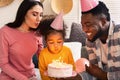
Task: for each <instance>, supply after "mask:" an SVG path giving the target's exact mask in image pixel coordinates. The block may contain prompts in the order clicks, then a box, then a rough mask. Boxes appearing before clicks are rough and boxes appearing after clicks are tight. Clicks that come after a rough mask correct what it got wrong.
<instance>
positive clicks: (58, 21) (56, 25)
mask: <svg viewBox="0 0 120 80" xmlns="http://www.w3.org/2000/svg"><path fill="white" fill-rule="evenodd" d="M50 26H51V27H52V28H53V29H56V30H63V11H61V12H60V13H59V14H58V15H57V16H56V18H55V19H54V21H53V22H52V23H51V25H50Z"/></svg>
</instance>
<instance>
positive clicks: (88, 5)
mask: <svg viewBox="0 0 120 80" xmlns="http://www.w3.org/2000/svg"><path fill="white" fill-rule="evenodd" d="M98 4H99V1H98V0H81V10H82V12H86V11H89V10H91V9H93V8H95V7H96V6H97V5H98Z"/></svg>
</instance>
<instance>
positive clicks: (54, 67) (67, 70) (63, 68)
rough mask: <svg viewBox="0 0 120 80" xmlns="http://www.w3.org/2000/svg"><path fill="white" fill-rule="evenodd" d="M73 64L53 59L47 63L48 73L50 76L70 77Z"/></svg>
mask: <svg viewBox="0 0 120 80" xmlns="http://www.w3.org/2000/svg"><path fill="white" fill-rule="evenodd" d="M72 71H73V66H72V65H71V64H67V63H63V62H60V61H59V60H55V61H53V62H52V63H50V64H48V75H49V76H50V77H57V78H59V77H70V76H72Z"/></svg>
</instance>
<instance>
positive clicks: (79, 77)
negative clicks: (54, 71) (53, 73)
mask: <svg viewBox="0 0 120 80" xmlns="http://www.w3.org/2000/svg"><path fill="white" fill-rule="evenodd" d="M56 80H82V78H81V76H80V75H79V74H77V75H76V76H74V77H68V78H61V79H56Z"/></svg>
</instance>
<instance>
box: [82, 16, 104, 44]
mask: <svg viewBox="0 0 120 80" xmlns="http://www.w3.org/2000/svg"><path fill="white" fill-rule="evenodd" d="M81 23H82V28H83V31H84V32H85V33H86V36H87V39H88V40H89V41H91V42H93V41H95V40H96V39H97V38H99V37H100V36H101V34H102V33H101V32H102V22H101V20H99V19H98V18H97V17H96V16H93V15H92V14H83V15H82V18H81Z"/></svg>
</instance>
